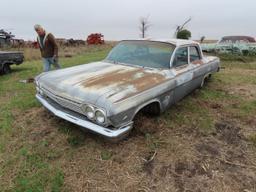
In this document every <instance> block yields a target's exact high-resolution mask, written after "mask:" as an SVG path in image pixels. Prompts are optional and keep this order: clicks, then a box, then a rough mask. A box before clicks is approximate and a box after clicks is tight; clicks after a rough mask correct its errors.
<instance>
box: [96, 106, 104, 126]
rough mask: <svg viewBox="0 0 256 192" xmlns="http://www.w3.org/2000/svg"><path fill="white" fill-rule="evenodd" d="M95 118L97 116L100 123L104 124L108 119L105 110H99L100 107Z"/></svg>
mask: <svg viewBox="0 0 256 192" xmlns="http://www.w3.org/2000/svg"><path fill="white" fill-rule="evenodd" d="M95 118H96V121H97V122H98V123H100V124H103V123H105V121H106V115H105V113H104V111H102V110H99V109H97V110H96V111H95Z"/></svg>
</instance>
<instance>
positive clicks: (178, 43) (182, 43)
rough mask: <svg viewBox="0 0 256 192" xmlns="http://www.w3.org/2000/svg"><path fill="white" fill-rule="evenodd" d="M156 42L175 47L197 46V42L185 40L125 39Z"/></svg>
mask: <svg viewBox="0 0 256 192" xmlns="http://www.w3.org/2000/svg"><path fill="white" fill-rule="evenodd" d="M132 40H134V41H157V42H163V43H171V44H173V45H175V46H182V45H190V44H196V45H199V43H198V42H196V41H192V40H185V39H153V38H140V39H127V40H125V41H132Z"/></svg>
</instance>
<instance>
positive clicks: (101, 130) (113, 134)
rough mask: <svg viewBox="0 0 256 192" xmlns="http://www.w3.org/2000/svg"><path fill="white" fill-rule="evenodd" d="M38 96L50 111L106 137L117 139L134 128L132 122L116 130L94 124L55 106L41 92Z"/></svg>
mask: <svg viewBox="0 0 256 192" xmlns="http://www.w3.org/2000/svg"><path fill="white" fill-rule="evenodd" d="M36 98H37V99H38V101H39V102H40V103H41V104H42V105H43V106H44V107H45V108H47V109H48V110H49V111H51V112H52V113H53V114H54V115H56V116H58V117H60V118H62V119H65V120H67V121H69V122H71V123H74V124H76V125H79V126H81V127H83V128H85V129H88V130H90V131H93V132H95V133H98V134H100V135H103V136H105V137H108V138H110V139H111V138H112V139H117V138H118V137H121V136H122V135H124V134H126V133H128V132H129V131H130V130H131V129H132V127H133V126H132V123H131V124H129V125H126V126H124V127H121V128H119V129H116V130H111V129H107V128H105V127H102V126H99V125H97V124H94V123H92V122H90V121H87V120H84V119H81V118H78V117H75V116H73V115H70V114H67V113H65V112H63V111H61V110H58V109H56V108H55V107H53V106H52V105H51V104H50V103H49V102H47V100H45V99H44V98H43V97H42V96H40V95H39V94H36Z"/></svg>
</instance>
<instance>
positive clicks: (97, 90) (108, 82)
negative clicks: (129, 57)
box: [38, 62, 166, 107]
mask: <svg viewBox="0 0 256 192" xmlns="http://www.w3.org/2000/svg"><path fill="white" fill-rule="evenodd" d="M38 81H39V83H40V85H41V86H42V87H43V88H45V89H48V90H50V91H52V92H54V93H56V94H57V95H60V96H62V97H65V98H68V99H74V100H77V101H81V102H84V103H90V104H95V105H96V104H97V101H98V100H100V99H101V98H102V99H103V100H104V101H108V102H111V103H116V102H120V101H123V100H124V99H126V98H128V97H131V96H134V95H136V94H139V93H141V92H143V91H145V90H147V89H150V88H152V87H154V86H156V85H158V84H161V83H163V82H165V81H166V75H165V73H164V70H157V69H143V68H140V67H133V66H127V65H120V64H112V63H107V62H95V63H90V64H84V65H79V66H76V67H70V68H66V69H61V70H56V71H51V72H48V73H45V74H43V75H41V76H40V77H39V79H38ZM99 103H100V102H99ZM102 107H104V106H102Z"/></svg>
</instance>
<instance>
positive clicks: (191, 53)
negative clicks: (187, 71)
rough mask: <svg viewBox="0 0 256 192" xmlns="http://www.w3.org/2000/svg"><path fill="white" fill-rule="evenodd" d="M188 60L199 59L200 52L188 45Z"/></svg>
mask: <svg viewBox="0 0 256 192" xmlns="http://www.w3.org/2000/svg"><path fill="white" fill-rule="evenodd" d="M189 58H190V62H191V63H192V62H193V61H198V60H200V54H199V51H198V48H197V47H189Z"/></svg>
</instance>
